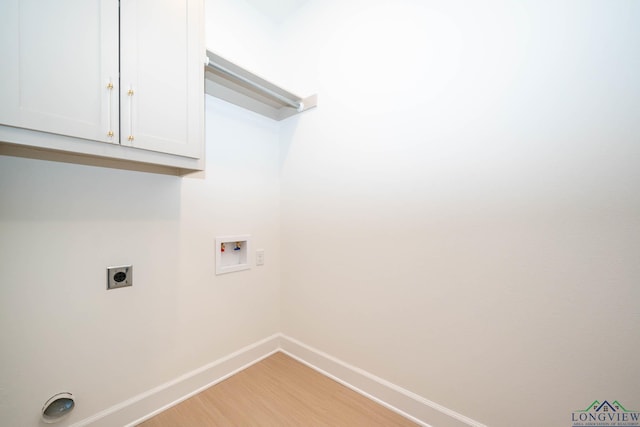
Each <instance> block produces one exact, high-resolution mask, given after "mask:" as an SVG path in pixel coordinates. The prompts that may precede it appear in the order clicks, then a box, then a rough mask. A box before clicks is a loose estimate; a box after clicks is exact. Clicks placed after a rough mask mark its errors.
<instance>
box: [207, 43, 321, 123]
mask: <svg viewBox="0 0 640 427" xmlns="http://www.w3.org/2000/svg"><path fill="white" fill-rule="evenodd" d="M207 58H208V60H209V63H208V64H207V65H206V66H205V92H206V93H207V94H209V95H211V96H214V97H216V98H220V99H223V100H225V101H227V102H230V103H232V104H235V105H238V106H240V107H242V108H246V109H248V110H251V111H253V112H256V113H258V114H262V115H263V116H266V117H269V118H271V119H273V120H283V119H286V118H287V117H291V116H293V115H295V114H298V113H301V112H303V111H307V110H309V109H311V108H314V107H316V106H317V105H318V96H317V95H311V96H309V97H306V98H302V97H300V96H298V95H295V94H293V93H291V92H289V91H287V90H285V89H282V88H281V87H279V86H277V85H275V84H273V83H271V82H269V81H267V80H265V79H263V78H261V77H259V76H257V75H255V74H253V73H252V72H250V71H247V70H246V69H244V68H242V67H240V66H238V65H236V64H234V63H233V62H231V61H229V60H227V59H224V58H223V57H221V56H220V55H217V54H215V53H213V52H211V51H208V50H207Z"/></svg>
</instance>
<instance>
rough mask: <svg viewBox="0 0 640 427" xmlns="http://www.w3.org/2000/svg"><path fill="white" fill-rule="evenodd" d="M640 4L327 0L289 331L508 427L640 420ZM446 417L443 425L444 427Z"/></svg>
mask: <svg viewBox="0 0 640 427" xmlns="http://www.w3.org/2000/svg"><path fill="white" fill-rule="evenodd" d="M639 19H640V4H638V2H633V1H610V2H600V1H562V2H555V1H544V2H540V1H531V2H520V1H518V2H515V1H512V2H508V1H483V2H474V1H418V0H415V1H411V0H400V1H398V0H394V1H390V0H389V1H382V0H380V1H371V0H369V1H356V0H352V1H346V2H345V1H339V0H318V1H309V2H308V3H307V4H306V6H305V7H304V8H303V9H302V10H300V12H299V14H298V15H296V16H293V17H291V19H290V20H289V21H288V25H287V26H286V27H283V28H282V32H281V34H280V37H281V39H280V43H281V47H282V52H281V53H282V57H283V58H287V59H288V61H289V62H288V65H289V67H288V69H289V70H291V73H290V75H288V77H287V80H288V82H289V83H288V84H290V85H291V88H292V89H296V90H297V91H298V92H300V93H301V94H302V95H306V94H309V93H313V92H316V91H317V92H318V93H319V108H318V109H317V110H316V111H313V112H309V113H307V114H305V115H303V116H302V117H300V118H298V119H293V120H290V121H289V122H287V123H286V124H285V127H284V128H283V133H282V139H283V141H282V144H283V159H284V167H283V175H282V207H281V208H282V241H281V245H282V260H283V262H282V272H283V284H282V286H283V287H282V295H283V299H282V309H283V332H284V333H286V334H287V335H290V336H292V337H294V338H296V339H299V340H301V341H302V342H305V343H307V344H309V345H311V346H314V347H316V348H319V349H321V350H323V351H325V352H327V353H329V354H331V355H333V356H335V357H338V358H340V359H342V360H344V361H346V362H348V363H350V364H352V365H355V366H358V367H360V368H363V369H365V370H367V371H369V372H371V373H374V374H376V375H378V376H380V377H382V378H385V379H387V380H389V381H391V382H393V383H395V384H398V385H400V386H402V387H405V388H407V389H409V390H410V391H413V392H415V393H417V394H419V395H422V396H424V397H426V398H428V399H431V400H433V401H435V402H437V403H439V404H442V405H444V406H445V407H448V408H450V409H453V410H455V411H457V412H459V413H461V414H464V415H466V416H468V417H471V418H473V419H476V420H478V421H480V422H482V423H485V424H487V425H490V426H515V425H517V426H534V425H535V426H537V425H545V426H560V425H568V424H569V422H570V421H571V412H572V411H575V410H579V409H584V408H586V407H587V406H588V405H589V404H590V403H591V402H593V401H594V400H595V399H599V400H601V401H602V400H605V399H609V400H610V401H613V400H615V399H617V400H619V401H620V402H621V403H623V404H624V402H627V404H628V406H630V407H633V408H634V409H635V408H636V407H640V386H639V384H638V381H637V379H638V378H640V365H639V364H638V357H637V354H638V352H639V351H640V334H639V333H638V330H639V327H640V310H638V299H639V297H640V287H639V286H638V284H639V283H640V262H638V259H639V258H640V140H639V138H640V80H639V79H638V76H639V75H640V45H639V44H638V41H639V40H640V27H638V25H637V22H638V21H639ZM426 421H428V420H426Z"/></svg>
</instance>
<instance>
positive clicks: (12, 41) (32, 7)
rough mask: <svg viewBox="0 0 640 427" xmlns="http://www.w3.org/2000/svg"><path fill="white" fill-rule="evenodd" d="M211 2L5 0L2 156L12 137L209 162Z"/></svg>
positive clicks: (103, 154) (184, 165)
mask: <svg viewBox="0 0 640 427" xmlns="http://www.w3.org/2000/svg"><path fill="white" fill-rule="evenodd" d="M203 8H204V1H203V0H121V1H120V2H118V0H57V1H42V0H2V1H1V2H0V77H1V78H0V154H4V153H3V151H2V150H3V149H4V150H7V148H6V147H7V143H9V145H10V146H12V147H15V146H19V147H29V148H36V149H37V150H39V152H42V150H43V149H44V150H50V151H55V152H56V153H73V154H81V155H83V156H87V155H89V156H95V157H99V158H106V159H111V160H124V161H129V162H134V163H136V164H137V163H146V164H153V165H162V166H168V167H176V168H181V169H183V170H184V171H189V170H200V169H203V164H204V163H203V160H202V159H203V154H204V153H203V151H204V58H205V49H204V34H203V33H204V31H203V27H204V12H203ZM104 143H108V144H104ZM10 154H11V153H10ZM16 155H18V154H16Z"/></svg>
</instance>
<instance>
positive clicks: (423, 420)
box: [280, 335, 486, 427]
mask: <svg viewBox="0 0 640 427" xmlns="http://www.w3.org/2000/svg"><path fill="white" fill-rule="evenodd" d="M280 350H281V351H282V352H283V353H285V354H288V355H289V356H291V357H293V358H294V359H297V360H298V361H300V362H302V363H304V364H305V365H307V366H309V367H311V368H313V369H315V370H316V371H318V372H320V373H322V374H324V375H326V376H328V377H329V378H332V379H333V380H335V381H337V382H339V383H340V384H342V385H344V386H346V387H349V388H350V389H352V390H354V391H356V392H358V393H360V394H362V395H364V396H366V397H368V398H370V399H372V400H374V401H375V402H378V403H380V404H381V405H383V406H385V407H386V408H388V409H390V410H392V411H394V412H396V413H398V414H400V415H402V416H404V417H406V418H408V419H410V420H411V421H413V422H415V423H416V424H418V425H421V426H424V427H431V426H433V427H486V426H485V425H484V424H482V423H479V422H477V421H474V420H472V419H471V418H469V417H466V416H464V415H462V414H459V413H457V412H455V411H452V410H451V409H448V408H445V407H444V406H442V405H439V404H437V403H435V402H432V401H430V400H428V399H425V398H424V397H422V396H419V395H417V394H415V393H412V392H410V391H408V390H405V389H403V388H402V387H399V386H397V385H395V384H392V383H390V382H389V381H386V380H383V379H382V378H379V377H377V376H375V375H373V374H371V373H369V372H367V371H364V370H362V369H360V368H357V367H355V366H352V365H349V364H348V363H346V362H343V361H341V360H339V359H337V358H335V357H333V356H330V355H328V354H326V353H324V352H322V351H320V350H317V349H314V348H312V347H310V346H308V345H306V344H303V343H301V342H299V341H297V340H295V339H293V338H291V337H288V336H286V335H281V336H280Z"/></svg>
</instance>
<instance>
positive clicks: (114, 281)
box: [107, 265, 133, 289]
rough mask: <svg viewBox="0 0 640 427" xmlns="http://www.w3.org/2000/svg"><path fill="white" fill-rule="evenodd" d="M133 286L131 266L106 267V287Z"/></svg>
mask: <svg viewBox="0 0 640 427" xmlns="http://www.w3.org/2000/svg"><path fill="white" fill-rule="evenodd" d="M127 286H133V266H132V265H121V266H118V267H107V289H118V288H124V287H127Z"/></svg>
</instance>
